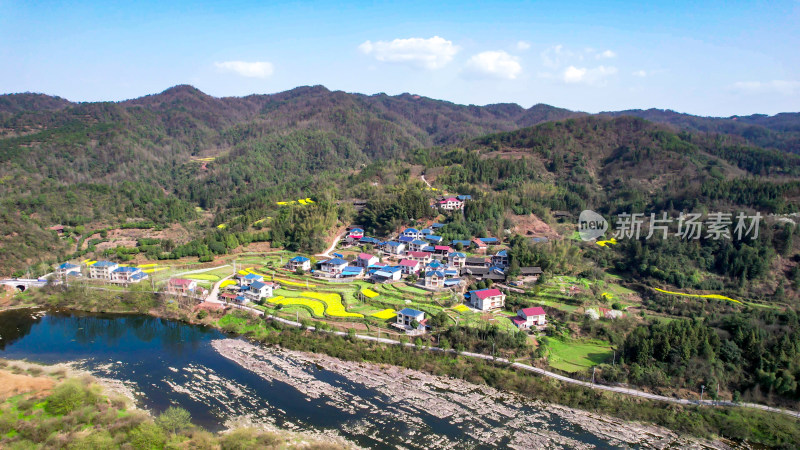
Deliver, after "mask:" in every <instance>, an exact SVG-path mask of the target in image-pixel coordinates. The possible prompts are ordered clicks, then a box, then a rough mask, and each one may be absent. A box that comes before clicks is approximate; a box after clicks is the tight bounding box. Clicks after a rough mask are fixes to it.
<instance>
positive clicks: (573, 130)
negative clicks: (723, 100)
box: [0, 85, 800, 272]
mask: <svg viewBox="0 0 800 450" xmlns="http://www.w3.org/2000/svg"><path fill="white" fill-rule="evenodd" d="M622 116H627V117H622ZM634 118H641V119H644V120H640V119H634ZM549 123H566V126H560V127H556V128H553V127H548V124H549ZM434 148H436V149H439V150H435V151H429V150H430V149H434ZM457 148H469V149H473V150H475V151H477V152H480V153H481V154H482V155H484V156H483V157H484V158H485V157H491V155H500V157H501V158H508V157H509V155H508V154H504V152H506V151H508V150H509V149H510V150H513V151H517V152H519V153H520V154H523V155H527V156H526V157H529V158H537V159H538V160H540V162H541V166H540V167H539V168H537V170H541V171H543V172H547V173H550V174H552V175H559V177H560V178H559V179H561V180H566V179H572V180H574V181H573V182H574V183H579V184H582V185H583V186H584V188H587V189H589V188H590V189H608V188H609V187H610V186H613V185H614V183H616V181H615V180H617V179H620V178H622V179H623V180H624V181H625V182H626V183H627V182H628V181H630V183H627V184H626V186H627V187H629V188H632V187H633V186H645V187H646V188H647V190H648V191H652V190H654V189H660V188H661V187H664V186H666V184H664V183H665V180H659V181H658V182H654V181H653V180H652V178H654V177H659V176H660V170H662V168H664V167H677V166H680V165H682V164H688V163H691V167H693V168H692V169H691V170H689V169H684V170H677V171H675V172H674V173H676V174H677V173H682V174H683V176H685V177H686V180H690V179H692V180H704V179H706V178H707V176H708V173H709V171H710V170H711V166H708V164H711V165H712V166H713V171H714V173H715V174H716V176H722V177H727V176H731V177H736V176H757V177H769V178H775V177H778V178H780V177H784V178H785V177H794V176H796V174H797V171H798V157H797V155H795V154H800V113H782V114H778V115H775V116H761V115H754V116H746V117H738V116H735V117H729V118H711V117H698V116H692V115H688V114H680V113H676V112H673V111H662V110H653V109H651V110H630V111H618V112H603V113H600V114H587V113H583V112H577V111H570V110H567V109H562V108H556V107H553V106H549V105H544V104H537V105H534V106H532V107H531V108H528V109H525V108H523V107H521V106H519V105H517V104H510V103H503V104H493V105H486V106H472V105H469V106H467V105H458V104H455V103H451V102H447V101H441V100H434V99H430V98H426V97H421V96H418V95H412V94H401V95H397V96H389V95H385V94H376V95H361V94H349V93H345V92H341V91H330V90H328V89H326V88H325V87H323V86H310V87H309V86H304V87H298V88H295V89H292V90H289V91H286V92H281V93H277V94H272V95H250V96H246V97H224V98H217V97H212V96H209V95H207V94H205V93H203V92H201V91H199V90H198V89H196V88H194V87H192V86H187V85H181V86H175V87H172V88H170V89H167V90H166V91H164V92H162V93H159V94H154V95H148V96H145V97H141V98H137V99H133V100H127V101H122V102H95V103H73V102H70V101H68V100H65V99H63V98H59V97H51V96H47V95H43V94H30V93H26V94H9V95H2V96H0V206H2V208H0V209H1V210H2V211H0V235H2V236H9V237H7V238H5V240H3V241H0V272H4V271H6V270H4V269H8V268H19V267H20V266H23V265H24V264H26V263H27V264H30V263H32V262H35V261H37V260H38V258H39V255H43V254H50V255H61V256H64V255H66V254H68V253H67V252H68V251H70V250H71V251H74V249H75V248H74V247H73V248H72V249H70V248H67V246H65V244H64V242H60V241H58V240H57V239H55V238H54V237H53V236H51V234H52V233H50V232H48V231H47V228H48V227H49V226H51V225H54V224H59V223H61V224H67V225H70V226H81V225H84V224H85V225H89V224H91V225H92V226H93V227H97V226H98V224H109V225H111V224H115V223H119V222H121V221H122V222H124V221H125V220H127V219H146V220H152V221H154V222H157V223H159V224H161V225H169V224H172V223H176V222H186V221H192V220H194V219H196V218H197V215H196V213H195V207H197V206H199V207H200V208H202V209H204V210H213V211H216V212H217V213H220V212H224V211H229V210H232V209H236V210H237V211H240V212H246V211H248V210H252V209H253V208H261V209H260V210H259V214H260V213H262V212H263V208H266V206H267V205H270V204H271V205H274V201H275V200H280V199H283V198H284V197H286V196H292V195H300V194H303V195H306V194H307V193H308V192H320V190H323V189H331V190H332V191H334V192H341V191H342V189H343V188H344V187H352V186H355V185H356V184H357V183H358V182H359V180H360V179H362V178H365V177H366V175H365V174H361V175H360V177H361V178H358V179H356V178H352V179H349V178H347V177H354V174H355V173H357V172H358V171H359V170H360V169H361V168H364V167H367V166H370V165H373V164H376V163H380V162H385V163H386V164H388V165H391V164H394V163H398V165H397V166H396V167H395V168H394V169H392V171H391V173H392V175H391V176H392V177H395V178H392V180H395V181H396V180H397V179H407V177H408V174H407V173H406V174H403V171H404V170H406V171H407V170H408V169H407V166H408V165H409V162H411V161H412V160H414V161H415V162H416V164H417V165H419V164H433V162H432V161H433V160H431V159H429V160H427V162H425V161H420V160H419V154H420V152H428V154H430V155H441V154H443V152H445V151H448V150H449V149H457ZM695 153H696V154H697V156H695ZM487 155H488V156H487ZM415 158H416V159H415ZM575 158H579V159H581V161H575ZM641 158H651V159H652V161H650V162H646V163H645V162H642V160H641ZM201 160H202V161H201ZM661 163H663V164H661ZM403 164H405V165H406V166H404V167H406V168H402V167H401V166H402V165H403ZM659 164H661V165H659ZM687 167H688V166H687ZM513 169H514V168H510V169H509V170H513ZM567 169H568V171H567ZM375 170H377V169H375ZM503 170H505V169H503ZM687 170H688V171H687ZM584 172H585V173H584ZM498 173H500V174H502V173H503V172H502V171H500V172H498ZM521 176H522V177H523V178H526V177H528V176H529V174H522V175H521ZM397 177H400V178H397ZM402 177H406V178H402ZM645 178H648V179H645ZM636 180H639V181H638V184H637V181H636ZM392 182H394V181H392ZM481 182H484V181H481ZM699 182H701V181H697V182H696V183H695V184H696V185H694V186H692V187H691V189H690V188H688V187H685V186H684V187H683V188H680V189H678V188H677V187H676V188H674V190H671V191H670V192H671V193H672V194H674V195H679V193H680V195H681V196H682V197H687V198H689V197H691V196H692V195H694V192H696V189H697V186H698V185H697V183H699ZM497 189H502V187H497ZM792 192H793V191H792ZM672 194H670V195H672ZM352 195H363V192H353V193H352ZM598 198H599V199H603V198H605V197H598ZM573 203H574V202H573ZM551 204H552V205H556V204H557V203H551ZM558 204H560V203H558ZM566 207H567V206H564V207H563V208H566ZM559 209H562V207H559ZM772 209H776V208H775V207H772ZM31 243H34V244H31ZM31 245H34V246H39V247H40V250H41V251H38V252H37V251H30V249H31ZM71 245H74V244H71Z"/></svg>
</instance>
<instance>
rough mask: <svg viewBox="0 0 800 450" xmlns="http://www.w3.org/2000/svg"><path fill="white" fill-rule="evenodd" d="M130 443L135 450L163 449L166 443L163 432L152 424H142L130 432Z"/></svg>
mask: <svg viewBox="0 0 800 450" xmlns="http://www.w3.org/2000/svg"><path fill="white" fill-rule="evenodd" d="M130 442H131V445H132V446H133V448H135V449H137V450H151V449H154V448H163V447H164V444H165V443H166V442H167V436H166V435H164V430H162V429H161V427H159V426H158V425H156V424H153V423H143V424H141V425H139V426H138V427H136V428H135V429H134V430H133V431H131V435H130Z"/></svg>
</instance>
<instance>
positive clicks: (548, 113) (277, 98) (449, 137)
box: [0, 84, 800, 153]
mask: <svg viewBox="0 0 800 450" xmlns="http://www.w3.org/2000/svg"><path fill="white" fill-rule="evenodd" d="M297 102H306V103H307V104H309V105H310V104H314V103H315V104H316V106H320V105H324V104H326V103H329V102H336V103H339V104H346V103H349V102H357V103H358V104H360V105H361V106H364V107H366V108H368V109H370V110H372V111H374V112H375V113H377V114H378V115H380V116H382V117H383V118H385V119H387V120H389V121H395V122H397V121H400V122H406V121H407V122H411V123H413V124H414V125H416V126H417V127H419V128H423V129H424V130H425V131H426V132H427V134H431V135H434V136H433V138H432V140H431V141H430V142H425V141H426V139H424V138H423V139H422V140H421V141H420V144H422V145H431V144H446V143H453V142H455V141H457V140H460V139H465V138H469V137H474V136H477V135H480V134H481V133H491V132H498V131H511V130H512V129H517V128H524V127H529V126H533V125H536V124H538V123H542V122H547V121H553V120H563V119H566V118H575V117H582V116H586V115H596V116H611V117H619V116H625V115H628V116H634V117H640V118H643V119H646V120H649V121H652V122H656V123H662V124H666V125H670V126H674V127H676V128H677V129H679V130H687V131H695V132H702V133H717V134H729V135H736V136H740V137H742V138H743V139H745V140H746V141H748V142H749V143H751V144H753V145H756V146H760V147H767V148H775V149H779V150H783V151H788V152H792V153H800V112H782V113H777V114H774V115H771V116H770V115H766V114H750V115H734V116H729V117H713V116H699V115H692V114H688V113H680V112H676V111H673V110H670V109H657V108H649V109H628V110H621V111H601V112H599V113H596V114H592V113H586V112H582V111H573V110H569V109H565V108H559V107H556V106H552V105H547V104H543V103H537V104H535V105H532V106H531V107H530V108H524V107H523V106H521V105H519V104H517V103H491V104H486V105H474V104H470V105H465V104H459V103H455V102H451V101H446V100H437V99H434V98H430V97H425V96H421V95H416V94H412V93H402V94H398V95H388V94H385V93H377V94H360V93H348V92H345V91H340V90H329V89H328V88H326V87H325V86H322V85H314V86H298V87H296V88H293V89H289V90H286V91H282V92H277V93H273V94H249V95H246V96H224V97H214V96H212V95H209V94H206V93H204V92H203V91H201V90H199V89H197V88H196V87H194V86H191V85H188V84H180V85H176V86H172V87H170V88H167V89H165V90H164V91H162V92H160V93H156V94H149V95H144V96H141V97H137V98H133V99H127V100H122V101H118V102H70V101H69V100H66V99H63V98H61V97H58V96H51V95H47V94H37V93H20V94H3V95H0V115H3V116H5V117H9V116H12V117H13V116H14V115H19V114H26V113H29V114H30V113H47V112H51V113H52V112H58V111H63V110H64V109H69V108H73V107H79V106H80V105H84V106H85V105H99V104H116V105H120V106H122V107H125V108H128V107H145V108H158V107H161V108H164V107H166V105H177V104H181V105H182V106H183V107H186V108H200V109H201V110H206V112H207V113H211V112H213V113H214V115H217V116H223V117H227V118H228V119H229V120H227V122H228V123H233V122H239V121H242V120H248V119H251V118H253V117H255V116H257V115H258V114H263V113H265V112H268V111H271V110H275V109H278V110H280V109H281V106H284V107H285V106H287V105H295V106H296V105H297ZM206 120H211V118H210V117H206ZM211 121H213V120H211ZM223 122H226V120H223ZM454 124H456V125H458V126H462V125H466V126H467V127H468V128H469V129H467V130H460V131H459V132H455V133H450V134H447V133H444V134H445V135H437V134H442V133H439V131H441V130H445V129H447V128H453V125H454Z"/></svg>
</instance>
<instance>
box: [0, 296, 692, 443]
mask: <svg viewBox="0 0 800 450" xmlns="http://www.w3.org/2000/svg"><path fill="white" fill-rule="evenodd" d="M0 358H7V359H27V360H29V361H33V362H39V363H60V362H74V363H75V365H76V366H77V367H78V368H81V369H84V370H87V371H89V372H91V373H93V374H94V375H96V376H98V377H102V378H110V379H114V380H119V381H121V382H123V383H124V384H126V385H127V386H128V387H129V388H130V389H131V390H132V391H133V392H134V394H135V399H136V402H137V405H138V406H139V407H140V408H143V409H147V410H150V411H153V412H155V413H157V412H159V411H163V410H164V409H166V408H167V407H168V406H170V405H177V406H180V407H183V408H185V409H187V410H188V411H189V412H190V413H191V414H192V419H193V421H194V422H195V423H196V424H198V425H201V426H202V427H204V428H206V429H209V430H211V431H219V430H222V429H225V428H226V423H230V422H231V421H242V420H243V419H244V420H246V421H247V422H254V423H262V424H265V425H268V426H272V427H277V428H282V429H292V430H303V431H314V432H320V433H325V434H332V435H333V434H335V435H338V436H341V437H343V438H345V439H347V440H349V441H351V442H353V443H355V444H357V445H359V446H363V447H369V448H396V446H397V445H401V446H403V447H407V448H465V447H466V448H496V447H498V446H499V447H507V446H513V447H517V448H532V447H536V448H542V447H550V448H575V447H583V448H593V447H602V448H608V447H631V446H632V447H650V446H663V445H665V444H666V445H673V446H675V445H677V446H685V445H697V443H696V442H693V441H684V440H683V438H680V437H677V436H675V435H674V434H673V433H671V432H669V431H667V430H664V429H659V428H655V427H642V426H634V425H628V424H625V423H623V422H620V421H616V420H615V419H611V418H608V417H602V416H596V415H590V414H589V413H584V412H580V411H575V410H570V409H568V408H562V407H557V406H553V405H543V404H540V403H537V402H533V401H529V400H527V399H523V398H521V397H520V396H516V395H513V394H508V393H502V392H498V391H495V390H493V389H491V388H488V387H486V386H478V385H472V384H468V383H466V382H464V381H461V380H453V379H448V378H442V377H434V376H432V375H427V374H423V373H420V372H413V371H410V370H405V369H399V368H386V367H382V366H377V365H371V364H356V363H347V362H344V361H340V360H336V359H334V358H330V357H326V356H319V355H311V354H308V353H302V352H291V351H287V350H281V349H268V348H263V347H261V346H257V345H254V344H252V343H250V342H247V341H244V340H240V339H235V338H231V337H229V336H227V335H225V334H224V333H222V332H220V331H217V330H214V329H210V328H206V327H201V326H195V325H188V324H185V323H181V322H175V321H169V320H164V319H158V318H153V317H149V316H141V315H109V314H94V313H92V314H90V313H78V312H69V311H48V312H45V311H42V310H15V311H7V312H4V313H0Z"/></svg>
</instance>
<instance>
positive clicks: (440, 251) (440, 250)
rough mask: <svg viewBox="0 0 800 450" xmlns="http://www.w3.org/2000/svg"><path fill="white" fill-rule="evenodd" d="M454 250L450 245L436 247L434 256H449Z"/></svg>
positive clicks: (434, 247)
mask: <svg viewBox="0 0 800 450" xmlns="http://www.w3.org/2000/svg"><path fill="white" fill-rule="evenodd" d="M452 251H453V249H452V248H450V246H449V245H434V246H433V254H434V255H437V256H447V255H449V254H450V252H452Z"/></svg>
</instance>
